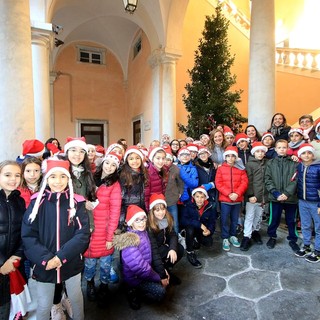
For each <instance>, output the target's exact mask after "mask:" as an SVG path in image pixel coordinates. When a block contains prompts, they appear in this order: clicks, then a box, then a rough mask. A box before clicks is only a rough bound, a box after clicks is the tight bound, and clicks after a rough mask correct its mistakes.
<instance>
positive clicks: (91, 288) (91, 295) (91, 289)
mask: <svg viewBox="0 0 320 320" xmlns="http://www.w3.org/2000/svg"><path fill="white" fill-rule="evenodd" d="M87 297H88V300H89V301H95V300H96V299H97V294H96V287H95V285H94V280H93V279H92V280H90V281H87Z"/></svg>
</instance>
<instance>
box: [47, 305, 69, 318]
mask: <svg viewBox="0 0 320 320" xmlns="http://www.w3.org/2000/svg"><path fill="white" fill-rule="evenodd" d="M66 319H67V317H66V315H65V313H64V312H63V310H62V305H61V303H58V304H54V305H53V306H52V308H51V320H66Z"/></svg>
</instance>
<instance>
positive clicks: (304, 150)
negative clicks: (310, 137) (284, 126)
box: [298, 143, 316, 158]
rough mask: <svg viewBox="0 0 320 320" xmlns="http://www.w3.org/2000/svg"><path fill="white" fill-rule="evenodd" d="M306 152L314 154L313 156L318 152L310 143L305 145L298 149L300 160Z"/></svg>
mask: <svg viewBox="0 0 320 320" xmlns="http://www.w3.org/2000/svg"><path fill="white" fill-rule="evenodd" d="M306 151H310V152H312V154H313V155H314V154H315V152H316V150H315V148H314V147H313V146H312V145H311V144H310V143H303V144H302V145H301V146H300V148H299V149H298V157H299V158H300V156H301V155H302V154H303V153H304V152H306Z"/></svg>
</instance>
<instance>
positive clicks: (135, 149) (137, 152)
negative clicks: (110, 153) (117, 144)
mask: <svg viewBox="0 0 320 320" xmlns="http://www.w3.org/2000/svg"><path fill="white" fill-rule="evenodd" d="M130 153H135V154H137V155H138V156H139V157H140V158H141V161H143V159H144V155H143V153H142V152H141V150H140V149H139V148H138V147H136V146H131V147H129V148H128V149H127V151H126V153H125V154H124V157H123V161H124V162H126V160H127V157H128V155H129V154H130Z"/></svg>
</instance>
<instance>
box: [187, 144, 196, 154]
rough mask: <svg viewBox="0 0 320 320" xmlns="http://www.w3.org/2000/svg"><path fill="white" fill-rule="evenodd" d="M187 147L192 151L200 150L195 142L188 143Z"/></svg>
mask: <svg viewBox="0 0 320 320" xmlns="http://www.w3.org/2000/svg"><path fill="white" fill-rule="evenodd" d="M187 149H188V150H189V151H190V152H192V151H194V152H198V145H197V144H195V143H189V144H188V145H187Z"/></svg>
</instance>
